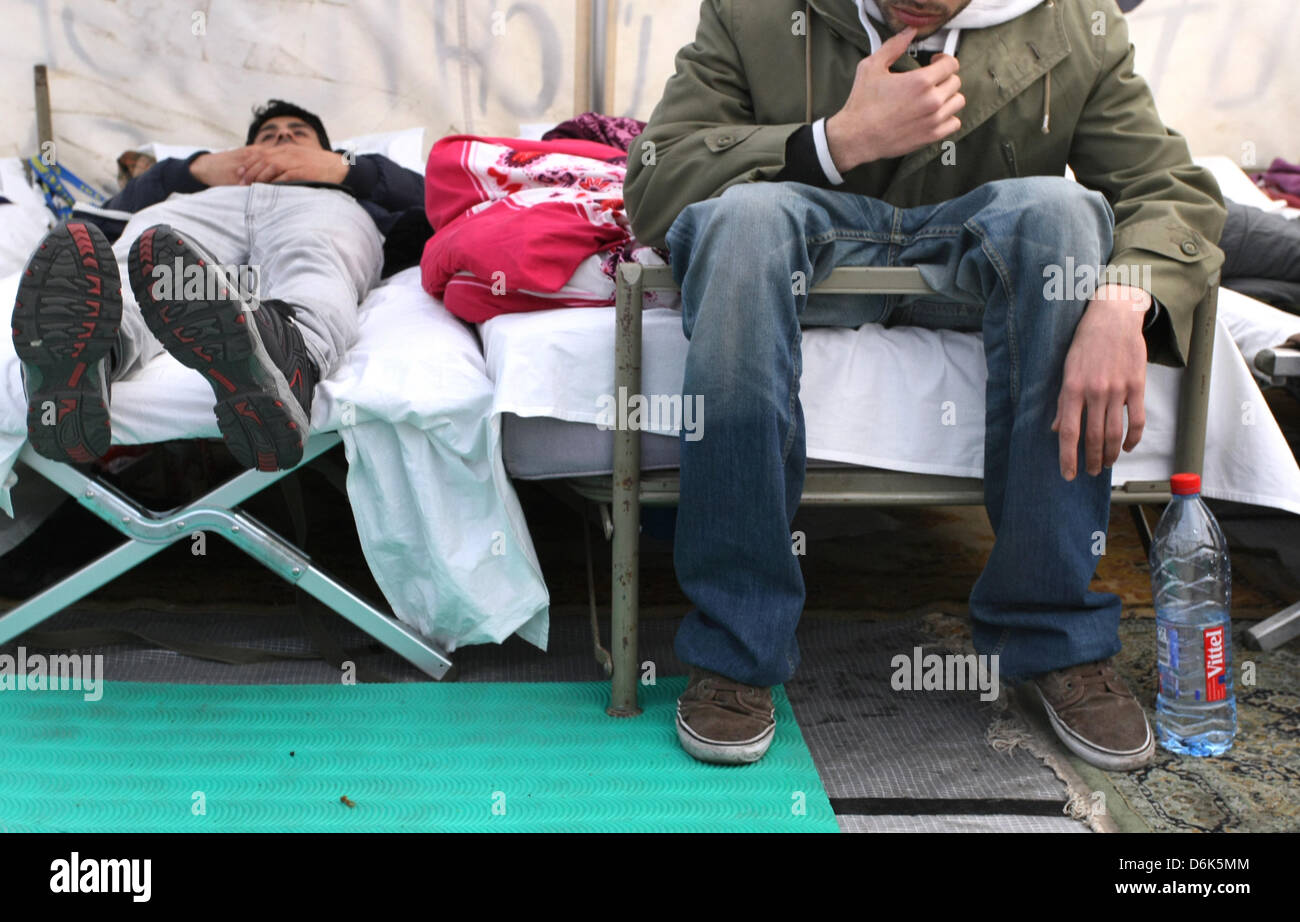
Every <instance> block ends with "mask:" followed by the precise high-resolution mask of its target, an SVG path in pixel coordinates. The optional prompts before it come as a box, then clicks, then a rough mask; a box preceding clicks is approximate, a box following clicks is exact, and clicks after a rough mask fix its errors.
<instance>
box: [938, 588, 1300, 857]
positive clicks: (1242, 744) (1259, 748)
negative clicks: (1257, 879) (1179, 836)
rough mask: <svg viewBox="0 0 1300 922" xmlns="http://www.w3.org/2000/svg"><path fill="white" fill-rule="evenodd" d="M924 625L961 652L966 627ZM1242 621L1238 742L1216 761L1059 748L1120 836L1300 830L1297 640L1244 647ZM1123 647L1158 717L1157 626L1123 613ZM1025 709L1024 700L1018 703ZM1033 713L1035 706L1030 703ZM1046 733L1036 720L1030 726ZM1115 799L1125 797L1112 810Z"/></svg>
mask: <svg viewBox="0 0 1300 922" xmlns="http://www.w3.org/2000/svg"><path fill="white" fill-rule="evenodd" d="M926 621H927V627H928V629H929V630H930V632H931V633H933V634H934V635H935V636H936V638H937V639H938V640H939V642H940V643H941V644H942V645H943V646H944V647H945V648H946V649H952V650H959V651H961V650H968V649H969V644H970V628H969V620H968V619H967V618H966V617H964V616H953V615H943V614H935V615H931V616H929V617H927V619H926ZM1249 626H1250V622H1249V621H1244V620H1239V621H1236V622H1234V624H1233V632H1232V633H1233V655H1234V659H1235V663H1236V668H1235V670H1234V671H1235V674H1236V676H1237V679H1238V682H1237V688H1236V694H1237V737H1236V740H1235V741H1234V743H1233V747H1232V748H1231V749H1230V750H1228V752H1227V753H1225V754H1224V755H1222V756H1219V757H1217V758H1212V759H1198V758H1193V757H1191V756H1179V755H1174V754H1173V753H1170V752H1166V751H1165V750H1164V749H1161V748H1160V747H1159V746H1157V747H1156V758H1155V762H1154V763H1152V765H1151V766H1150V767H1149V768H1146V769H1143V770H1141V771H1136V772H1127V773H1120V772H1100V771H1096V770H1091V769H1090V768H1089V767H1088V766H1086V765H1084V764H1083V763H1082V762H1081V761H1080V760H1079V759H1078V758H1077V757H1075V756H1073V755H1072V754H1070V753H1068V752H1067V751H1066V750H1065V748H1064V747H1063V746H1059V747H1058V748H1059V750H1060V753H1061V755H1062V756H1064V757H1065V758H1066V759H1068V761H1069V762H1070V763H1071V764H1072V765H1073V766H1074V767H1075V769H1076V770H1078V771H1079V773H1080V774H1081V775H1082V776H1083V777H1084V779H1085V781H1086V782H1087V783H1088V784H1090V785H1091V786H1092V787H1093V788H1094V790H1097V791H1101V792H1102V793H1103V794H1104V795H1105V798H1106V801H1108V802H1109V806H1110V810H1109V812H1110V814H1111V816H1113V817H1114V818H1115V819H1116V820H1117V822H1118V824H1119V829H1120V831H1123V832H1146V831H1151V832H1300V798H1297V797H1296V796H1295V792H1296V791H1297V790H1300V693H1298V691H1297V690H1300V639H1298V640H1293V641H1292V642H1290V643H1289V644H1286V645H1285V646H1283V647H1281V648H1280V649H1277V650H1272V651H1269V652H1266V653H1265V652H1260V651H1257V650H1247V649H1245V647H1244V645H1243V643H1242V636H1243V634H1244V631H1245V629H1246V628H1247V627H1249ZM1120 638H1121V640H1122V641H1123V644H1124V648H1123V650H1122V651H1121V653H1120V654H1119V656H1117V657H1116V667H1117V668H1118V669H1119V672H1120V674H1121V675H1123V676H1124V678H1125V679H1127V680H1128V682H1129V684H1130V686H1131V687H1132V688H1133V691H1134V693H1135V694H1136V695H1137V697H1138V700H1139V701H1141V702H1142V705H1143V707H1144V708H1146V711H1147V718H1148V719H1149V720H1152V721H1154V720H1155V700H1156V671H1155V663H1156V649H1155V645H1156V644H1155V642H1156V636H1155V623H1154V620H1153V619H1152V618H1151V617H1149V616H1147V615H1144V614H1140V613H1135V612H1130V611H1126V612H1125V616H1124V620H1123V621H1121V622H1120ZM1246 660H1250V661H1252V662H1254V663H1255V685H1254V686H1244V687H1243V686H1242V685H1241V682H1240V678H1241V667H1242V664H1243V663H1244V662H1245V661H1246ZM1016 700H1017V702H1020V706H1022V707H1024V706H1025V705H1024V704H1023V702H1024V701H1025V697H1024V696H1017V697H1016ZM1030 707H1034V708H1037V705H1030ZM1027 722H1028V723H1031V724H1035V725H1037V726H1039V727H1041V728H1042V729H1043V730H1046V724H1045V723H1044V722H1042V721H1041V720H1027ZM1115 798H1119V799H1121V800H1122V803H1119V804H1116V803H1115Z"/></svg>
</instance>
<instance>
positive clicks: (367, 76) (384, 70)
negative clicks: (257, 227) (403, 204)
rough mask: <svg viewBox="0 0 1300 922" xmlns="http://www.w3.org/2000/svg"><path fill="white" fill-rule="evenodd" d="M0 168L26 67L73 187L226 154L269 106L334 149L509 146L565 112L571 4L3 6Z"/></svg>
mask: <svg viewBox="0 0 1300 922" xmlns="http://www.w3.org/2000/svg"><path fill="white" fill-rule="evenodd" d="M5 8H6V19H7V20H8V21H7V22H6V28H5V29H4V30H0V62H3V65H2V66H0V102H2V103H3V105H4V107H5V113H4V115H5V117H4V118H3V119H0V156H13V155H18V154H23V155H27V154H31V153H33V152H35V150H36V146H37V145H36V128H35V114H34V106H33V101H32V100H33V96H32V66H33V65H35V64H45V65H47V66H48V68H49V72H50V91H51V97H52V101H53V108H54V128H55V135H56V139H57V140H58V141H59V150H60V152H61V156H63V157H65V158H67V160H68V163H69V166H70V167H71V168H72V169H73V170H74V171H75V172H77V173H78V174H80V175H88V176H90V177H92V178H93V177H98V178H99V179H100V180H101V181H103V180H105V179H107V178H108V177H112V176H115V175H116V167H115V165H114V160H115V158H116V157H117V155H118V154H119V153H121V152H122V151H124V150H130V149H134V148H136V147H138V146H140V145H141V144H143V143H146V142H149V141H159V142H164V143H173V144H190V145H203V146H212V147H214V148H221V147H230V146H234V145H237V144H240V143H242V142H243V137H244V132H245V129H246V127H247V124H248V120H249V114H250V110H251V108H252V107H253V106H254V105H256V104H258V103H261V102H265V101H266V100H267V99H268V98H270V97H273V96H274V97H278V98H284V99H289V100H292V101H294V102H296V103H298V104H299V105H302V106H305V107H306V108H308V109H311V110H313V111H316V112H318V113H320V115H321V117H322V118H323V119H324V120H325V122H326V125H327V127H328V129H329V132H330V135H331V136H332V137H338V138H343V137H347V136H349V135H361V134H372V133H375V132H380V131H387V130H392V129H399V128H408V127H412V126H423V127H424V128H425V129H426V137H425V143H426V146H428V145H429V144H432V142H433V140H435V139H436V138H438V137H440V136H442V135H444V134H450V133H456V132H477V133H482V134H494V135H512V134H515V133H517V132H518V130H519V124H520V123H521V122H532V121H559V120H561V119H564V118H567V117H568V116H569V115H570V114H571V110H572V106H573V72H574V51H573V49H574V33H575V19H574V17H575V9H576V3H575V0H433V2H430V0H346V2H345V0H191V2H189V3H184V4H180V3H175V2H172V0H6V3H5Z"/></svg>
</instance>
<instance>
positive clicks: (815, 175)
mask: <svg viewBox="0 0 1300 922" xmlns="http://www.w3.org/2000/svg"><path fill="white" fill-rule="evenodd" d="M773 180H774V181H775V182H801V183H806V184H808V185H810V186H820V187H821V188H823V189H830V188H833V187H832V185H831V181H830V180H829V179H827V178H826V173H825V172H823V170H822V165H821V161H820V160H818V159H817V144H816V142H815V141H813V128H812V125H804V126H802V127H801V128H799V129H798V130H796V131H795V133H794V134H792V135H790V137H789V139H788V140H787V141H786V142H785V168H784V169H782V170H781V172H780V173H777V174H776V176H774V177H773Z"/></svg>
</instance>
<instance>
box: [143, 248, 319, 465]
mask: <svg viewBox="0 0 1300 922" xmlns="http://www.w3.org/2000/svg"><path fill="white" fill-rule="evenodd" d="M177 259H179V260H181V263H182V272H183V275H184V274H188V272H187V271H186V270H188V269H189V267H190V266H194V265H197V266H200V267H203V268H204V269H205V276H204V280H205V288H206V285H207V284H208V282H209V280H210V279H211V278H212V277H213V276H212V274H213V273H216V272H218V270H217V268H216V267H215V262H214V260H213V259H212V258H211V257H210V256H209V255H207V254H206V253H204V252H202V251H201V250H200V249H198V247H197V246H196V245H194V244H193V242H190V243H186V242H185V239H184V237H182V236H181V235H180V234H178V233H177V232H176V231H175V230H173V229H172V228H171V227H170V226H168V225H166V224H157V225H155V226H153V227H151V228H149V229H148V230H146V231H145V232H144V233H143V234H141V235H140V236H139V238H137V239H136V241H135V243H133V244H131V252H130V254H129V257H128V260H127V274H128V275H129V277H130V280H131V290H132V291H133V292H135V297H136V301H137V302H139V304H140V309H141V312H142V313H143V315H144V320H145V323H146V324H148V326H149V329H150V330H151V331H152V332H153V335H154V336H156V337H158V341H159V342H160V343H162V344H163V347H164V348H165V349H166V350H167V351H168V352H169V353H171V355H172V357H173V358H175V359H176V360H177V361H178V362H180V363H181V364H182V365H184V366H186V367H187V368H193V369H194V370H195V371H197V372H198V373H199V374H201V375H203V379H204V380H205V381H207V382H208V384H209V385H210V386H211V387H212V391H213V393H214V394H215V396H216V405H215V406H214V407H213V410H214V412H215V413H216V416H217V428H218V429H220V431H221V437H222V438H223V439H224V440H225V442H226V447H227V448H229V449H230V453H231V454H232V455H234V456H235V460H236V461H238V462H239V463H240V464H242V465H243V466H244V467H247V468H256V469H258V470H262V471H275V470H285V469H288V468H292V467H296V466H297V465H298V463H299V462H300V461H302V445H303V437H304V433H306V431H307V426H308V423H309V420H308V419H307V414H306V413H305V412H304V411H303V409H302V405H301V404H300V403H298V398H296V397H295V396H294V395H293V391H292V390H291V389H290V387H289V382H288V381H287V380H286V379H285V377H284V374H283V373H282V372H281V371H280V369H279V368H277V367H276V365H275V363H274V362H273V361H272V360H271V356H270V354H269V353H268V352H267V351H266V347H265V346H264V345H263V344H262V337H261V335H260V334H259V333H258V330H257V323H256V321H254V320H253V319H252V317H251V310H250V308H248V307H247V306H246V305H245V304H244V302H243V301H242V300H241V299H240V298H239V296H238V294H237V293H236V292H234V291H233V290H232V289H231V288H229V287H225V288H224V289H223V290H222V294H223V295H228V296H226V297H222V298H217V299H214V300H208V299H195V300H185V299H184V298H181V299H176V298H155V297H154V295H153V288H154V284H153V283H154V281H155V280H154V278H153V272H154V267H155V266H159V265H163V266H175V265H176V260H177ZM217 278H218V283H220V282H225V281H226V280H225V279H223V278H220V277H217ZM174 281H175V284H174V287H182V286H181V284H180V280H174Z"/></svg>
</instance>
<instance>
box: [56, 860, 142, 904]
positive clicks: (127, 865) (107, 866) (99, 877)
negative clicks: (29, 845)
mask: <svg viewBox="0 0 1300 922" xmlns="http://www.w3.org/2000/svg"><path fill="white" fill-rule="evenodd" d="M50 870H51V871H53V872H54V873H53V874H51V875H50V892H51V893H129V894H131V899H132V901H133V902H136V903H147V902H149V898H150V897H151V896H152V895H153V859H152V858H143V859H142V858H82V857H81V855H80V854H79V853H78V852H72V854H71V855H70V856H69V857H67V858H56V859H55V860H54V861H52V862H50Z"/></svg>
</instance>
